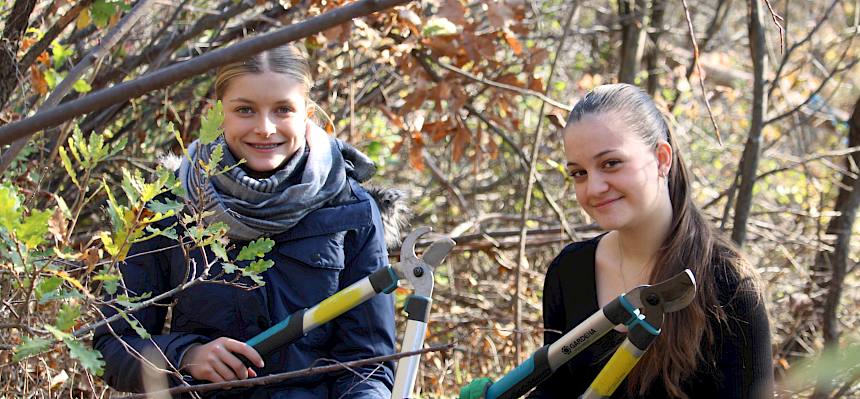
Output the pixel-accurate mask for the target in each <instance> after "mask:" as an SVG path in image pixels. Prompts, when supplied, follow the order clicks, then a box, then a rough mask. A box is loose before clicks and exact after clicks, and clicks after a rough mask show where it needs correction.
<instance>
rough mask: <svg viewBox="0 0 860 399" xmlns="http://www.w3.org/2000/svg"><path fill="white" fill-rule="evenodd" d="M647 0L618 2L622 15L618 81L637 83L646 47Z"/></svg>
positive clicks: (619, 12) (623, 0)
mask: <svg viewBox="0 0 860 399" xmlns="http://www.w3.org/2000/svg"><path fill="white" fill-rule="evenodd" d="M646 5H647V1H645V0H622V1H620V2H619V4H618V8H619V9H618V14H619V16H620V17H621V26H622V28H621V63H620V64H621V65H620V67H619V68H620V69H619V71H618V81H619V82H622V83H630V84H633V83H635V80H636V74H638V73H639V64H641V62H642V53H643V51H644V48H645V30H646V29H645V12H646V11H647V10H646V8H647V6H646Z"/></svg>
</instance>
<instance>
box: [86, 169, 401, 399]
mask: <svg viewBox="0 0 860 399" xmlns="http://www.w3.org/2000/svg"><path fill="white" fill-rule="evenodd" d="M350 182H351V188H352V193H351V194H349V193H347V195H346V198H343V199H341V200H339V201H337V202H336V203H335V204H332V205H329V206H327V207H324V208H322V209H319V210H316V211H314V212H312V213H310V214H308V215H307V216H305V217H304V218H303V219H302V220H301V221H300V222H299V223H298V224H297V225H296V226H294V227H293V228H292V229H290V230H289V231H287V232H285V233H282V234H279V235H276V236H273V237H271V238H272V239H273V240H274V241H275V243H276V244H275V247H274V248H273V249H272V251H270V252H269V253H268V254H267V255H266V257H265V258H266V259H271V260H273V261H274V262H275V265H274V266H273V267H272V268H271V269H269V270H268V271H266V272H265V273H263V278H264V280H265V282H266V284H265V286H263V287H260V288H257V289H253V290H243V289H241V288H237V287H235V286H231V285H224V284H213V283H204V284H198V285H196V286H193V287H190V288H188V289H186V290H184V291H182V292H180V293H179V294H177V295H175V296H174V298H170V299H168V300H166V301H165V302H164V303H163V304H161V305H155V306H149V307H147V308H144V309H141V310H140V311H137V312H134V313H132V315H133V316H134V317H135V318H136V319H137V320H138V321H139V322H140V324H141V325H142V326H143V328H145V329H146V330H147V331H148V332H149V333H150V334H151V339H143V338H140V336H139V335H138V334H137V333H135V331H134V330H133V329H132V327H131V326H130V325H129V324H128V323H127V322H126V321H124V320H123V319H119V321H117V322H114V323H112V324H111V328H112V329H113V331H114V332H115V333H116V335H118V336H120V337H121V339H122V341H124V342H125V343H126V344H127V345H129V346H131V347H132V348H134V349H135V350H136V351H137V352H138V353H148V352H147V350H146V348H147V347H149V348H150V349H149V350H148V351H149V352H152V350H151V349H152V348H151V346H152V344H153V343H154V344H155V345H157V346H158V348H160V349H161V351H163V352H164V354H165V355H166V356H167V359H168V360H169V361H170V362H171V363H172V364H173V365H175V366H178V364H179V360H180V357H181V356H182V354H183V353H184V351H185V350H186V349H188V347H189V346H190V345H192V344H195V343H205V342H208V341H211V340H213V339H215V338H218V337H222V336H226V337H230V338H233V339H236V340H240V341H247V340H248V339H250V338H251V337H253V336H255V335H257V334H258V333H260V332H262V331H263V330H265V329H266V328H268V327H269V326H271V325H273V324H275V323H277V322H279V321H281V320H282V319H284V318H286V316H288V315H289V314H291V313H293V312H295V311H297V310H300V309H303V308H308V307H311V306H313V305H315V304H317V303H319V302H320V301H322V300H323V299H325V298H327V297H329V296H331V295H332V294H334V293H335V292H337V291H338V290H340V289H343V288H345V287H347V286H348V285H350V284H352V283H354V282H356V281H358V280H360V279H361V278H363V277H365V276H367V275H368V274H370V273H372V272H373V271H375V270H376V269H378V268H380V267H383V266H385V265H387V264H388V253H387V250H386V246H385V240H384V237H383V227H382V222H381V219H380V215H379V209H378V208H377V204H376V203H375V201H374V200H373V198H372V197H371V196H370V195H369V194H368V193H367V192H366V191H364V189H363V188H361V187H360V186H359V185H358V184H357V183H355V182H353V181H352V180H350ZM168 224H170V222H169V221H168ZM176 244H177V242H176V241H174V240H171V239H168V238H164V237H157V238H154V239H151V240H147V241H143V242H140V243H138V244H135V245H134V246H132V248H131V251H130V253H129V256H128V258H127V260H126V262H124V263H123V264H121V265H120V270H121V272H122V276H123V280H124V285H125V289H126V290H127V291H124V290H123V289H122V288H120V291H119V292H118V294H123V293H127V294H128V295H129V296H139V295H143V294H145V293H147V292H149V293H151V295H152V296H155V295H158V294H160V293H162V292H165V291H167V290H170V289H171V288H173V287H176V286H177V285H179V284H181V283H182V282H184V281H188V280H189V278H190V276H188V275H186V273H189V271H188V269H189V268H187V267H186V261H185V257H184V255H183V253H182V251H181V249H179V248H170V247H175V246H176ZM235 244H236V245H235V248H234V249H233V250H232V252H229V253H228V254H229V255H230V257H231V258H235V256H236V255H237V253H238V249H237V248H241V247H242V246H243V245H244V244H245V243H235ZM165 248H168V249H165ZM203 255H204V254H203V253H202V251H200V250H195V251H193V252H191V258H192V259H193V262H194V264H196V269H197V270H196V272H195V273H196V274H197V275H199V274H200V273H201V272H202V270H201V269H202V266H203V265H204V264H205V261H204V258H203ZM205 256H206V257H207V258H206V259H209V260H212V259H215V256H214V255H213V254H212V253H211V252H209V251H208V250H207V253H206V254H205ZM245 263H247V262H245ZM239 266H244V264H243V263H239ZM191 270H192V271H193V270H194V266H193V264H192V266H191ZM220 272H221V265H220V264H215V265H214V266H213V267H212V270H211V271H210V274H211V275H217V274H218V273H220ZM236 277H237V276H236V275H232V274H231V275H226V276H223V277H221V279H227V280H230V279H233V278H236ZM239 281H241V282H243V283H246V284H252V283H251V281H250V280H248V279H247V278H244V279H241V280H239ZM171 301H175V303H174V304H173V311H172V318H171V322H170V326H169V331H163V330H164V329H165V316H166V314H167V309H168V307H167V306H165V305H168V304H170V303H171ZM103 312H104V313H105V316H106V317H109V316H111V315H113V314H115V313H116V311H114V310H113V309H112V308H109V307H104V308H103ZM394 329H395V327H394V301H393V298H392V296H390V295H378V296H376V297H374V298H373V299H371V300H370V301H368V302H365V303H364V304H362V305H360V306H358V307H356V308H354V309H352V310H351V311H349V312H347V313H346V314H344V315H342V316H340V317H338V318H336V319H334V320H332V321H331V322H329V323H327V324H325V325H323V326H320V327H318V328H317V329H315V330H312V331H311V332H309V333H308V334H307V335H306V336H305V337H303V338H302V339H300V340H299V341H297V342H296V343H294V344H292V345H288V346H287V347H284V348H282V349H280V350H279V351H275V352H273V353H272V354H270V355H268V356H266V357H265V361H266V367H265V368H264V369H263V370H262V371H261V372H260V371H258V375H265V374H272V373H281V372H286V371H293V370H299V369H304V368H307V367H310V366H311V365H312V364H314V361H316V360H317V359H321V358H325V359H331V360H335V361H339V362H347V361H352V360H359V359H364V358H369V357H375V356H383V355H389V354H392V353H394V351H395V342H394V341H395V332H394ZM93 346H94V347H95V348H96V349H98V350H99V351H101V353H102V355H103V356H104V360H105V362H106V363H107V365H106V367H105V374H104V379H105V380H106V381H107V383H108V384H109V385H110V386H112V387H113V388H115V389H118V390H121V391H136V392H140V391H143V389H144V386H143V379H142V373H143V371H144V370H143V369H142V368H143V367H144V366H143V365H142V363H141V362H140V361H139V360H137V358H136V357H135V356H133V355H131V354H130V353H129V351H128V350H127V349H126V348H125V347H124V345H123V342H121V341H120V340H119V339H117V338H116V337H115V336H114V335H113V334H111V332H110V331H109V330H108V329H107V328H100V329H98V330H96V333H95V337H94V339H93ZM150 356H151V355H150ZM325 364H329V363H327V362H322V363H320V362H318V363H316V365H325ZM392 366H393V364H391V363H386V364H384V365H383V366H382V367H379V368H377V367H376V365H370V366H367V367H364V368H358V369H353V370H354V371H355V372H357V373H358V374H361V375H357V374H356V373H353V372H350V371H343V372H339V373H332V374H324V375H316V376H310V377H305V378H301V379H292V380H288V381H286V382H284V383H282V384H278V385H271V386H266V387H258V388H255V389H253V390H251V391H248V390H237V389H232V390H229V391H221V392H218V393H216V395H217V397H218V398H226V397H243V398H247V397H254V398H291V399H293V398H295V399H302V398H386V399H387V398H388V397H390V389H391V386H392V385H393V372H392V368H393V367H392ZM368 375H370V377H369V378H366V379H365V378H364V377H367V376H368ZM186 378H190V377H186ZM177 383H178V381H176V380H173V381H171V382H170V385H177Z"/></svg>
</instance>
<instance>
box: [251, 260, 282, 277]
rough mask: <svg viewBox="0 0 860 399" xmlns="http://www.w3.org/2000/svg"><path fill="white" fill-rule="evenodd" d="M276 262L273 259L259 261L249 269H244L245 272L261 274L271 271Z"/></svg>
mask: <svg viewBox="0 0 860 399" xmlns="http://www.w3.org/2000/svg"><path fill="white" fill-rule="evenodd" d="M274 265H275V262H274V261H272V260H271V259H257V260H255V261H253V262H251V264H250V265H248V267H246V268H245V269H244V271H246V272H249V273H254V274H260V273H262V272H264V271H266V270H269V268H270V267H272V266H274Z"/></svg>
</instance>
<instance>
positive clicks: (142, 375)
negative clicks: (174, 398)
mask: <svg viewBox="0 0 860 399" xmlns="http://www.w3.org/2000/svg"><path fill="white" fill-rule="evenodd" d="M170 245H172V242H168V241H167V240H161V237H158V238H153V239H150V240H147V241H143V242H140V243H137V244H135V245H133V246H132V248H131V250H130V251H129V255H128V257H127V258H126V261H125V262H123V263H120V265H119V269H120V272H121V275H122V280H121V282H120V284H119V288H118V289H117V292H116V295H107V296H106V298H105V299H106V300H107V301H110V300H113V299H115V298H116V296H119V295H128V296H129V297H132V298H134V297H141V296H146V297H154V296H157V295H159V294H161V293H164V292H165V291H167V290H168V289H169V288H170V287H169V285H170V278H169V274H168V273H169V266H170V265H169V263H168V262H169V261H168V255H167V253H168V251H169V250H166V249H164V248H165V247H167V246H170ZM170 301H171V298H167V299H166V300H164V301H162V302H160V303H156V304H153V305H151V306H148V307H145V308H143V309H140V310H138V311H135V312H133V313H129V314H128V315H127V317H128V318H129V319H130V320H137V322H138V323H139V324H140V327H142V328H143V329H145V330H146V332H147V333H148V334H149V337H148V338H143V337H141V336H140V335H139V334H138V333H137V332H136V331H135V329H134V328H132V326H131V325H130V324H129V322H128V321H126V320H125V319H124V318H122V317H120V318H119V319H117V320H116V321H114V322H112V323H110V324H109V327H108V326H102V327H99V328H97V329H96V331H95V335H94V337H93V347H94V348H95V349H96V350H98V351H100V352H101V353H102V356H103V357H104V360H105V369H104V375H103V378H104V380H105V381H106V382H107V383H108V385H110V386H111V387H113V388H114V389H117V390H119V391H126V392H142V391H144V389H145V384H147V382H148V379H152V378H157V379H159V380H162V381H163V380H164V379H165V378H166V379H168V385H169V386H174V385H178V384H179V382H180V381H179V380H178V379H176V378H174V377H166V376H165V375H164V374H161V373H158V372H157V371H156V370H155V369H153V368H152V367H151V366H149V365H147V363H148V362H144V361H142V360H141V357H142V356H143V357H145V358H146V359H147V360H148V361H149V362H151V364H154V365H159V366H160V367H164V368H165V369H167V370H175V369H177V368H178V365H179V358H180V356H181V355H182V354H183V353H184V351H185V349H187V348H188V347H189V346H190V345H191V344H193V343H198V342H206V341H208V339H207V338H206V337H204V336H200V335H193V334H181V333H170V334H162V329H163V328H164V324H165V317H166V314H167V307H168V305H169V303H170ZM114 306H117V307H120V306H121V305H118V304H115V305H114ZM101 310H102V312H103V314H104V317H105V318H108V317H111V316H113V315H115V314H117V310H116V309H115V308H114V307H112V306H108V305H105V306H102V309H101ZM162 353H163V355H162ZM165 361H167V362H169V363H170V365H166V364H165ZM171 365H172V366H171ZM162 384H163V383H159V385H160V386H163V385H162Z"/></svg>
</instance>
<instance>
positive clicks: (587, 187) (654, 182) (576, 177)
mask: <svg viewBox="0 0 860 399" xmlns="http://www.w3.org/2000/svg"><path fill="white" fill-rule="evenodd" d="M564 153H565V156H566V158H567V170H568V173H569V174H570V176H572V177H573V181H574V187H575V188H576V199H577V200H578V201H579V203H580V206H582V208H583V209H584V210H585V212H586V213H588V215H589V216H591V217H592V218H593V219H594V220H595V221H596V222H597V223H598V224H599V225H600V227H602V228H603V229H605V230H620V229H626V228H636V227H639V226H643V223H647V222H649V221H653V220H654V219H652V218H653V217H655V212H661V211H663V210H665V209H667V207H666V205H668V204H669V196H668V185H667V184H666V179H665V178H664V177H661V176H660V175H661V174H663V175H668V172H669V167H670V165H671V159H672V149H671V147H670V146H669V144H668V143H666V142H660V143H659V144H658V145H657V148H656V149H654V148H651V147H650V146H648V145H646V144H645V143H644V142H642V140H641V139H640V138H639V137H638V136H637V135H636V134H635V133H633V132H632V131H631V130H630V129H629V128H628V127H627V126H626V123H625V122H623V119H622V118H619V117H617V116H616V115H615V114H614V113H611V112H610V113H600V114H589V115H586V116H584V117H583V118H582V119H580V120H579V121H578V122H575V123H573V124H571V125H568V126H567V127H565V129H564ZM668 209H669V212H671V207H668Z"/></svg>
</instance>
